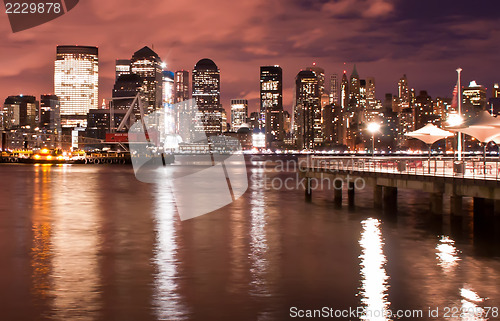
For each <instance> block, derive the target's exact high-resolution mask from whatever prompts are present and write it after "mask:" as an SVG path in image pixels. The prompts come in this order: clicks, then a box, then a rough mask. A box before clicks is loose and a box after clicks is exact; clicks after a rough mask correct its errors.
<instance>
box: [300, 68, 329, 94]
mask: <svg viewBox="0 0 500 321" xmlns="http://www.w3.org/2000/svg"><path fill="white" fill-rule="evenodd" d="M305 70H311V71H313V72H314V73H315V74H316V77H317V78H318V89H319V95H320V96H321V95H323V94H324V93H325V70H324V69H323V68H321V67H318V66H316V63H315V62H314V63H313V65H312V66H311V67H307V68H305Z"/></svg>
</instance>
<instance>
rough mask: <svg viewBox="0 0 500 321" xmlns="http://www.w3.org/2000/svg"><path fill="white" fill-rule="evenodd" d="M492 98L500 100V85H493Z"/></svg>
mask: <svg viewBox="0 0 500 321" xmlns="http://www.w3.org/2000/svg"><path fill="white" fill-rule="evenodd" d="M491 97H493V98H500V85H499V84H494V85H493V90H492V95H491Z"/></svg>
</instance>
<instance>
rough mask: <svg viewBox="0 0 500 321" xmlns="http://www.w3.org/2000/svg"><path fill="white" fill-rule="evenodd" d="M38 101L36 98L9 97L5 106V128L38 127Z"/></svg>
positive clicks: (3, 113)
mask: <svg viewBox="0 0 500 321" xmlns="http://www.w3.org/2000/svg"><path fill="white" fill-rule="evenodd" d="M37 112H38V101H37V100H36V98H35V97H34V96H25V95H19V96H9V97H7V98H6V99H5V102H4V105H3V111H2V115H3V128H5V129H17V128H22V127H29V128H31V129H34V128H35V127H38V122H37V121H38V115H37Z"/></svg>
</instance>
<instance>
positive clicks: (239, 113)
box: [231, 99, 248, 132]
mask: <svg viewBox="0 0 500 321" xmlns="http://www.w3.org/2000/svg"><path fill="white" fill-rule="evenodd" d="M247 117H248V100H246V99H231V130H232V131H233V132H235V131H237V130H238V129H239V128H240V127H241V125H243V124H244V123H246V122H247Z"/></svg>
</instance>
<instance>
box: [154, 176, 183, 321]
mask: <svg viewBox="0 0 500 321" xmlns="http://www.w3.org/2000/svg"><path fill="white" fill-rule="evenodd" d="M154 193H155V194H154V196H155V205H156V206H155V212H154V216H155V223H156V228H155V229H156V235H157V236H156V245H155V250H154V258H153V262H154V264H156V266H157V269H158V272H157V274H156V275H155V278H154V282H155V293H154V305H155V306H156V315H157V316H158V319H159V320H169V319H171V320H184V319H185V315H186V308H185V307H184V306H183V305H182V301H181V299H182V298H181V297H180V296H179V294H178V284H177V282H176V279H177V278H178V277H179V276H178V273H177V265H178V263H179V262H178V260H177V250H178V246H177V237H178V236H177V229H178V228H179V219H178V217H177V213H176V211H175V201H174V198H173V194H172V192H171V187H170V182H169V180H168V179H167V177H160V179H158V181H157V183H156V184H155V192H154Z"/></svg>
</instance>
